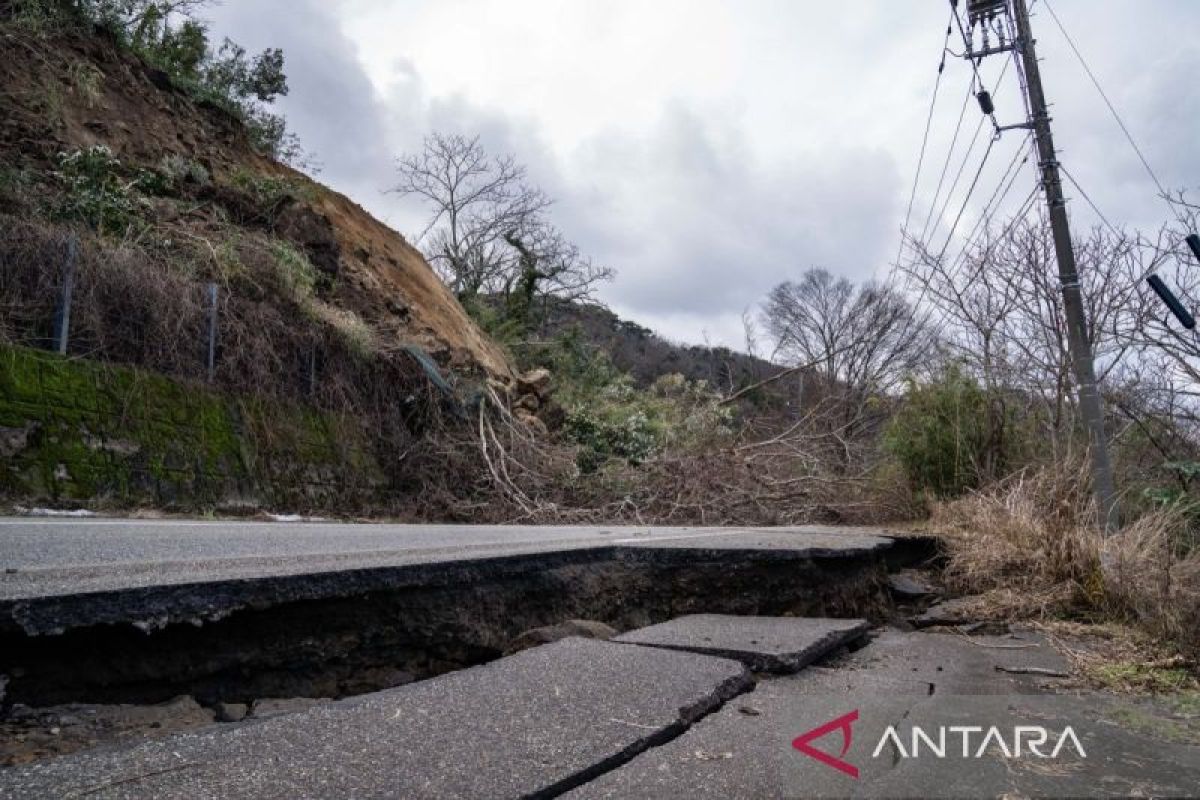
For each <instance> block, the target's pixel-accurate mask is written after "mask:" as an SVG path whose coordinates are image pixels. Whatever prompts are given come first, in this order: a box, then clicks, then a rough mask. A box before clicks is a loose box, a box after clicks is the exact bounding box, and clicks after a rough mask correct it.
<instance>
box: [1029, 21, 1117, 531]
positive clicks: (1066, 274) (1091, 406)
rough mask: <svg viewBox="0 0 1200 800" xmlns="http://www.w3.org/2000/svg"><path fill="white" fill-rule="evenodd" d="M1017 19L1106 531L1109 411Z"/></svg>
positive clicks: (1034, 71) (1109, 519) (1111, 495)
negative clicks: (1098, 381)
mask: <svg viewBox="0 0 1200 800" xmlns="http://www.w3.org/2000/svg"><path fill="white" fill-rule="evenodd" d="M1012 9H1013V17H1014V21H1015V22H1016V27H1017V41H1016V42H1015V46H1016V48H1017V51H1018V53H1019V55H1020V57H1021V61H1022V64H1023V65H1024V67H1025V82H1026V87H1027V90H1028V92H1029V113H1030V119H1029V127H1031V128H1032V129H1033V135H1034V138H1035V139H1036V141H1037V149H1038V166H1039V167H1040V168H1041V171H1042V187H1043V189H1044V190H1045V192H1046V203H1047V205H1048V206H1049V207H1050V228H1051V230H1052V231H1053V233H1054V251H1055V254H1056V256H1057V257H1058V280H1059V283H1060V284H1061V286H1062V296H1063V311H1064V313H1065V315H1066V323H1067V340H1068V343H1069V345H1070V349H1071V361H1072V362H1073V366H1074V369H1075V383H1076V385H1077V386H1078V390H1079V411H1080V414H1081V416H1082V417H1083V424H1084V427H1085V428H1087V432H1088V439H1089V445H1090V449H1091V459H1092V485H1093V490H1094V492H1095V495H1096V503H1097V505H1098V506H1099V509H1100V513H1101V515H1102V516H1103V520H1104V528H1105V530H1106V531H1109V532H1111V531H1113V530H1114V529H1115V528H1116V526H1117V523H1118V508H1117V493H1116V489H1115V487H1114V485H1113V474H1112V465H1111V463H1110V462H1109V459H1108V440H1107V437H1106V436H1105V433H1104V406H1103V404H1102V402H1101V400H1100V390H1099V388H1098V387H1097V386H1096V368H1095V365H1094V364H1093V363H1092V345H1091V340H1090V338H1089V336H1088V324H1087V317H1086V314H1085V312H1084V307H1083V295H1082V293H1081V292H1080V288H1079V270H1078V269H1077V268H1076V266H1075V251H1074V250H1073V249H1072V247H1071V228H1070V224H1069V222H1068V221H1067V206H1066V200H1064V199H1063V190H1062V179H1061V178H1060V177H1059V174H1058V159H1057V157H1056V154H1055V151H1054V139H1053V138H1052V136H1051V134H1050V116H1049V115H1048V114H1047V113H1046V95H1045V92H1044V91H1043V89H1042V77H1041V73H1040V72H1039V70H1038V60H1037V53H1036V51H1035V50H1034V39H1033V31H1032V29H1031V28H1030V25H1029V8H1028V7H1027V5H1026V3H1025V0H1012Z"/></svg>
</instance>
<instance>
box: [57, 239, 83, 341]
mask: <svg viewBox="0 0 1200 800" xmlns="http://www.w3.org/2000/svg"><path fill="white" fill-rule="evenodd" d="M78 258H79V239H78V238H77V237H76V236H75V234H71V235H70V236H69V237H68V238H67V258H66V261H65V262H64V264H63V282H62V289H61V290H60V291H59V295H58V307H57V308H56V309H55V310H54V351H55V352H56V353H59V354H60V355H66V354H67V342H68V341H69V340H70V338H71V294H72V292H74V291H75V262H76V261H77V260H78Z"/></svg>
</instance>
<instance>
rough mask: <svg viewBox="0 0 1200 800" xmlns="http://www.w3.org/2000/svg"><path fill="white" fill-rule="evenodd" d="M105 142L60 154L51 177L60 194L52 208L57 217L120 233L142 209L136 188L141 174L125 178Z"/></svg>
mask: <svg viewBox="0 0 1200 800" xmlns="http://www.w3.org/2000/svg"><path fill="white" fill-rule="evenodd" d="M123 173H124V169H123V167H122V165H121V162H120V160H118V159H117V158H116V157H115V156H114V155H113V153H112V151H111V150H109V149H108V148H107V147H105V146H104V145H93V146H92V147H84V148H80V149H78V150H72V151H70V152H67V153H59V155H58V170H57V171H56V172H55V173H54V176H55V177H56V178H57V179H58V181H59V182H60V184H61V185H62V188H63V193H62V195H61V197H60V198H59V199H58V201H57V205H56V207H55V208H54V209H53V212H54V216H56V217H58V218H59V219H67V220H80V221H82V222H84V223H86V224H87V225H89V226H90V227H92V228H93V229H95V230H96V231H98V232H100V233H114V234H119V233H123V232H124V231H125V230H126V229H127V228H128V227H129V225H130V224H131V223H132V222H133V221H134V220H135V219H136V218H137V217H138V216H139V215H140V213H141V212H142V211H143V209H144V201H143V200H142V199H141V198H140V197H139V196H138V193H137V192H136V191H135V190H136V189H137V188H138V185H139V181H140V180H141V177H140V176H139V177H137V178H133V179H127V178H126V177H125V176H124V175H123Z"/></svg>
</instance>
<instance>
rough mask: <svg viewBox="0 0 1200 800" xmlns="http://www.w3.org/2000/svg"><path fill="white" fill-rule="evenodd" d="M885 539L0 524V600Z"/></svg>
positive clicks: (870, 544)
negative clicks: (540, 557)
mask: <svg viewBox="0 0 1200 800" xmlns="http://www.w3.org/2000/svg"><path fill="white" fill-rule="evenodd" d="M879 533H880V532H879V531H877V530H868V529H862V528H859V529H855V528H836V529H835V528H828V527H819V526H802V527H795V528H770V529H753V528H670V527H617V526H528V525H522V526H517V525H382V524H335V523H323V522H230V521H205V520H129V519H103V518H71V519H41V518H25V517H12V518H0V569H2V570H3V574H0V600H17V599H26V598H35V597H50V596H56V595H73V594H81V593H85V592H99V591H113V590H120V589H130V588H135V587H143V586H165V585H172V584H182V583H195V582H213V581H221V580H244V579H249V578H263V577H275V576H286V575H303V574H316V573H329V572H338V571H345V570H355V569H363V568H376V567H401V566H410V565H421V564H440V563H448V562H458V561H464V560H472V559H491V558H497V557H505V556H529V555H536V554H547V555H550V554H558V553H564V552H569V551H577V550H589V549H600V548H610V547H646V546H649V547H654V548H659V547H661V548H663V549H672V550H674V549H679V548H681V547H686V548H689V549H690V548H700V547H703V548H720V549H780V550H795V549H798V548H799V549H810V550H811V549H820V550H822V551H829V552H839V553H845V554H846V555H851V554H854V553H856V552H862V551H864V550H871V549H876V548H879V547H883V546H886V545H887V544H888V543H889V540H887V539H886V538H883V537H881V536H879V535H878V534H879Z"/></svg>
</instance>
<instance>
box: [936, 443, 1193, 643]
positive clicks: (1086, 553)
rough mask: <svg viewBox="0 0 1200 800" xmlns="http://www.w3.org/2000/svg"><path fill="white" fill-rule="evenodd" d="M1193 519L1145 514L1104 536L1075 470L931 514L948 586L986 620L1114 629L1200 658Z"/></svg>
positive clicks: (1080, 466)
mask: <svg viewBox="0 0 1200 800" xmlns="http://www.w3.org/2000/svg"><path fill="white" fill-rule="evenodd" d="M1192 524H1193V517H1191V516H1190V515H1189V514H1187V513H1186V510H1185V509H1181V508H1167V509H1163V510H1157V511H1153V512H1150V513H1147V514H1144V515H1142V516H1141V517H1138V518H1137V519H1134V520H1132V521H1131V522H1129V523H1128V524H1127V525H1126V526H1125V527H1123V528H1122V529H1121V530H1120V531H1118V532H1117V533H1115V534H1113V535H1111V536H1107V537H1106V536H1104V535H1103V534H1102V533H1101V532H1100V530H1099V527H1098V525H1097V519H1096V514H1095V509H1094V506H1093V504H1092V502H1091V498H1090V495H1089V483H1088V478H1087V469H1086V464H1085V463H1084V462H1083V461H1082V460H1071V461H1069V462H1066V463H1061V464H1056V465H1050V466H1045V467H1042V468H1039V469H1036V470H1027V471H1023V472H1021V473H1019V474H1017V475H1015V476H1013V477H1012V478H1009V479H1008V480H1005V481H1001V482H1000V483H998V484H996V485H994V486H992V487H991V488H990V489H987V490H985V491H980V492H975V493H972V494H970V495H968V496H966V497H964V498H961V499H959V500H955V501H952V502H948V503H942V504H939V505H937V506H935V508H934V510H933V516H932V518H931V521H930V527H931V529H932V530H933V531H934V532H935V533H937V534H939V535H940V536H941V537H942V539H943V541H944V543H945V547H946V551H947V556H948V564H947V569H946V580H947V585H948V586H949V587H950V588H951V589H953V590H955V591H958V592H962V593H968V594H982V595H983V596H984V597H983V603H984V605H985V606H986V607H987V611H988V612H990V613H991V614H993V615H997V616H999V615H1005V616H1027V617H1041V618H1049V617H1061V616H1067V617H1075V618H1087V619H1092V620H1118V621H1124V622H1130V623H1133V624H1136V625H1137V626H1138V627H1140V628H1141V629H1143V630H1145V631H1148V632H1149V633H1151V634H1153V635H1155V636H1159V637H1163V638H1166V639H1170V640H1171V641H1174V642H1175V643H1177V644H1178V646H1180V647H1181V648H1182V649H1183V650H1184V651H1185V652H1190V653H1197V652H1200V549H1195V548H1190V547H1187V546H1186V545H1185V544H1184V543H1185V542H1186V541H1187V539H1188V536H1187V534H1188V533H1189V528H1190V526H1191V525H1192Z"/></svg>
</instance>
